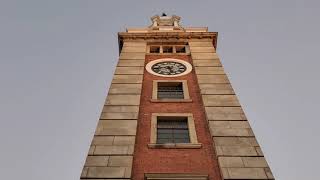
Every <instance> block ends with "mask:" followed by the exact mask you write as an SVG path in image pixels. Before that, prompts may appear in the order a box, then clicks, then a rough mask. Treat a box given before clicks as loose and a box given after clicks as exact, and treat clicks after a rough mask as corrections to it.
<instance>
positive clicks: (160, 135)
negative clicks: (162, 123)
mask: <svg viewBox="0 0 320 180" xmlns="http://www.w3.org/2000/svg"><path fill="white" fill-rule="evenodd" d="M172 135H173V134H172V133H171V134H162V133H160V134H159V133H158V135H157V136H158V138H159V139H163V138H173V136H172Z"/></svg>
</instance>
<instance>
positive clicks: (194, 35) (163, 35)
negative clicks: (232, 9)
mask: <svg viewBox="0 0 320 180" xmlns="http://www.w3.org/2000/svg"><path fill="white" fill-rule="evenodd" d="M118 39H119V45H120V44H122V42H123V40H139V39H142V40H156V39H181V40H190V39H212V43H213V46H214V47H215V48H217V39H218V32H148V33H128V32H119V33H118Z"/></svg>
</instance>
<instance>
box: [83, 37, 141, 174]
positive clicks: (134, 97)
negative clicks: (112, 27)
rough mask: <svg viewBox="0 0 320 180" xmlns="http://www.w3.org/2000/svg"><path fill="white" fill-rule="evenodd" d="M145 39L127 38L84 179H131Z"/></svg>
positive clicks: (84, 171)
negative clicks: (134, 39) (128, 39)
mask: <svg viewBox="0 0 320 180" xmlns="http://www.w3.org/2000/svg"><path fill="white" fill-rule="evenodd" d="M145 49H146V42H141V41H139V42H138V41H137V42H135V41H130V42H126V41H125V42H124V44H123V48H122V51H121V53H120V57H119V61H118V65H117V67H116V70H115V75H114V77H113V80H112V82H111V85H110V89H109V93H108V96H107V98H106V102H105V105H104V107H103V110H102V113H101V116H100V119H99V122H98V126H97V128H96V131H95V135H94V138H93V140H92V143H91V147H90V151H89V153H88V156H87V159H86V163H85V165H84V168H83V172H82V174H81V179H105V180H107V179H131V170H132V159H133V153H134V144H135V138H136V132H137V120H138V114H139V105H140V96H141V88H142V79H143V72H144V61H145V52H146V50H145Z"/></svg>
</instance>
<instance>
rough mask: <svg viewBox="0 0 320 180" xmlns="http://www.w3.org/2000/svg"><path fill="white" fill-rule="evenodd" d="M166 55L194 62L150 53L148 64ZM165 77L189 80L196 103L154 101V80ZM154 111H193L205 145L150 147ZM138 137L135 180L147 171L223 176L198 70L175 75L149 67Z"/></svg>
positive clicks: (135, 156) (192, 97)
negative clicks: (160, 73) (161, 73)
mask: <svg viewBox="0 0 320 180" xmlns="http://www.w3.org/2000/svg"><path fill="white" fill-rule="evenodd" d="M165 57H170V58H177V59H182V60H185V61H188V62H190V63H191V64H192V60H191V57H189V56H185V55H179V56H164V55H163V56H159V55H147V56H146V63H148V62H150V61H152V60H155V59H159V58H165ZM165 79H166V80H167V79H179V80H187V81H188V88H189V94H190V98H191V99H192V102H185V103H156V102H151V101H150V99H151V98H152V80H165ZM151 113H192V114H193V117H194V121H195V126H196V132H197V137H198V141H199V143H202V147H201V148H200V149H156V148H155V149H154V148H148V144H149V143H150V125H151ZM136 138H137V139H136V144H135V152H134V160H133V169H132V173H133V174H132V175H133V180H142V179H143V178H144V173H197V174H208V175H209V179H210V180H213V179H214V180H220V179H221V178H220V173H219V169H218V163H217V160H216V155H215V154H214V150H213V142H212V139H211V136H210V132H209V127H208V124H207V121H206V119H205V112H204V107H203V104H202V101H201V97H200V89H199V86H198V83H197V79H196V75H195V72H194V70H193V71H192V72H191V73H189V74H187V75H185V76H181V77H175V78H165V77H160V76H155V75H152V74H150V73H148V72H147V71H146V70H145V72H144V78H143V84H142V95H141V102H140V111H139V119H138V129H137V137H136Z"/></svg>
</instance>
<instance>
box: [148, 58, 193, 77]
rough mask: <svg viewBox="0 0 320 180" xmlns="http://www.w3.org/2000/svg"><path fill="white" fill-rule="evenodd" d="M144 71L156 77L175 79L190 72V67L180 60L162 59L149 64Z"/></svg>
mask: <svg viewBox="0 0 320 180" xmlns="http://www.w3.org/2000/svg"><path fill="white" fill-rule="evenodd" d="M146 69H147V71H148V72H149V73H151V74H154V75H157V76H162V77H177V76H182V75H186V74H188V73H189V72H191V70H192V66H191V64H189V63H188V62H186V61H183V60H180V59H172V58H163V59H157V60H154V61H151V62H149V63H148V64H147V65H146Z"/></svg>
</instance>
